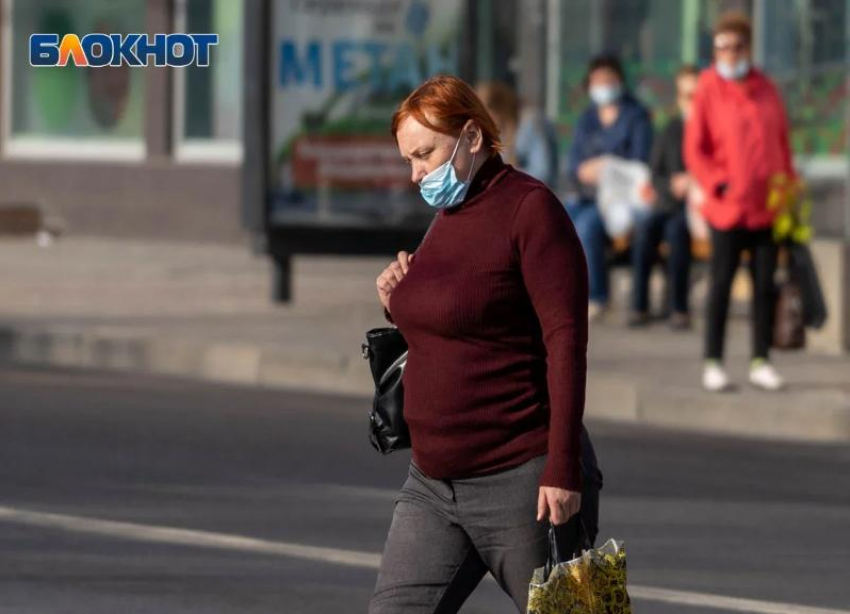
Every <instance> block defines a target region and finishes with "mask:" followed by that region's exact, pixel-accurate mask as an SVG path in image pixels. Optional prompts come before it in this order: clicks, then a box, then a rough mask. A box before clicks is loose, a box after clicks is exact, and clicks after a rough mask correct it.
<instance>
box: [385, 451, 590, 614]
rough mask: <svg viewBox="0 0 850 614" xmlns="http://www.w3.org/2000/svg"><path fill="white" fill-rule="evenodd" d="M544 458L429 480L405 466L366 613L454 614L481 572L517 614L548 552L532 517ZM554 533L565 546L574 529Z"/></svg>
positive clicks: (540, 525) (544, 529)
mask: <svg viewBox="0 0 850 614" xmlns="http://www.w3.org/2000/svg"><path fill="white" fill-rule="evenodd" d="M545 462H546V456H545V455H544V456H540V457H537V458H535V459H532V460H531V461H529V462H527V463H525V464H523V465H520V466H519V467H515V468H513V469H510V470H508V471H504V472H501V473H497V474H493V475H488V476H483V477H476V478H469V479H463V480H432V479H430V478H428V477H426V476H425V475H424V474H423V473H422V472H421V471H420V470H419V469H418V468H417V467H416V466H415V465H414V464H412V463H411V465H410V473H409V475H408V478H407V481H406V482H405V484H404V487H403V488H402V490H401V494H400V495H399V497H398V498H397V499H396V507H395V513H394V515H393V520H392V525H391V526H390V533H389V537H388V538H387V543H386V546H385V548H384V556H383V559H382V561H381V569H380V571H379V573H378V582H377V585H376V587H375V593H374V595H373V597H372V601H371V604H370V606H369V614H454V613H456V612H457V611H458V610H460V608H461V606H462V605H463V603H464V601H466V599H467V598H468V597H469V595H470V594H472V591H473V590H475V587H476V586H478V584H479V582H481V579H482V578H483V577H484V575H485V574H486V573H487V572H488V571H489V572H490V573H491V574H492V575H493V577H494V578H495V579H496V581H497V582H498V583H499V585H500V586H501V587H502V589H503V590H504V591H505V592H506V593H507V594H508V595H509V596H510V597H511V599H513V601H514V603H515V604H516V607H517V610H518V611H519V612H522V613H523V614H524V613H525V611H526V608H527V602H528V583H529V581H530V580H531V574H532V572H533V571H534V569H535V568H537V567H541V566H543V564H544V563H545V562H546V556H547V553H548V540H547V536H548V528H549V525H548V521H544V522H537V520H536V518H537V496H538V491H539V479H540V475H541V473H542V472H543V466H544V464H545ZM569 524H573V523H569ZM566 526H567V525H564V527H566ZM559 530H560V529H559ZM558 538H559V539H558V541H559V544H560V545H561V548H562V550H563V549H565V548H564V545H566V546H567V548H566V549H570V550H569V551H572V549H574V544H575V541H577V539H578V534H577V533H576V535H575V536H572V535H563V536H561V535H559V536H558ZM571 548H572V549H571Z"/></svg>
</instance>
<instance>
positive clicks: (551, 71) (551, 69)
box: [545, 0, 561, 118]
mask: <svg viewBox="0 0 850 614" xmlns="http://www.w3.org/2000/svg"><path fill="white" fill-rule="evenodd" d="M546 22H547V23H546V26H547V27H546V29H547V31H546V44H547V49H548V51H547V53H546V76H547V78H546V84H545V88H546V92H545V96H546V115H548V116H549V117H550V118H557V117H558V115H559V114H560V105H559V102H560V100H561V0H548V2H547V3H546Z"/></svg>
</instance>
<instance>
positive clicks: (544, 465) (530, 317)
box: [369, 76, 595, 614]
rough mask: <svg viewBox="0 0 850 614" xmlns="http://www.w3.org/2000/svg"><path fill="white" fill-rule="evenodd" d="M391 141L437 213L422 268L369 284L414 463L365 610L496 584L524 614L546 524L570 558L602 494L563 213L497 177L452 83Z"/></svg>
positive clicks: (426, 98) (422, 96)
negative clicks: (396, 343) (389, 350)
mask: <svg viewBox="0 0 850 614" xmlns="http://www.w3.org/2000/svg"><path fill="white" fill-rule="evenodd" d="M392 133H393V135H394V136H395V139H396V142H397V144H398V149H399V152H400V154H401V157H402V158H403V159H404V160H405V161H406V162H407V164H408V165H409V166H410V173H411V181H412V182H413V183H414V184H417V185H418V186H419V190H420V193H421V195H422V197H423V199H424V200H425V201H426V202H427V203H428V205H430V206H431V207H433V208H434V209H436V210H437V213H436V217H435V221H434V222H433V224H432V226H431V228H430V231H429V232H428V233H427V235H426V237H425V238H424V240H423V241H422V243H421V245H420V246H419V248H418V249H417V250H416V253H415V254H413V255H409V254H407V253H405V252H401V253H400V254H399V255H398V259H397V260H396V261H395V262H393V264H391V265H390V266H389V267H387V268H386V270H384V271H383V273H381V275H380V276H379V277H378V279H377V290H378V298H379V300H380V302H381V305H382V306H383V308H384V309H385V313H386V315H387V317H388V319H390V321H391V322H393V323H395V324H396V325H397V326H398V328H399V330H400V331H401V333H402V334H403V335H404V337H405V339H406V340H407V342H408V346H409V350H408V358H407V366H406V368H405V371H404V376H403V377H404V415H405V419H406V421H407V424H408V427H409V429H410V436H411V448H412V460H411V463H410V468H409V474H408V478H407V481H406V482H405V484H404V486H403V487H402V491H401V494H400V495H399V496H398V497H397V499H396V507H395V512H394V515H393V520H392V524H391V526H390V531H389V535H388V537H387V541H386V545H385V548H384V554H383V557H382V560H381V568H380V570H379V573H378V579H377V583H376V586H375V591H374V594H373V597H372V599H371V602H370V606H369V612H370V614H402V613H403V614H426V613H427V614H433V613H434V612H440V613H442V614H452V613H455V612H457V611H458V610H460V608H461V606H462V605H463V603H464V601H465V600H466V599H467V597H469V595H470V594H471V593H472V592H473V590H474V589H475V587H476V586H477V585H478V584H479V582H480V581H481V580H482V579H483V577H484V576H485V575H486V574H487V573H488V572H489V573H491V574H492V575H493V576H494V577H495V578H496V580H497V581H498V583H499V586H501V587H502V589H503V590H504V591H505V592H506V593H508V595H509V596H510V597H511V599H512V600H513V602H514V604H515V605H516V608H517V611H518V612H523V613H524V612H525V611H526V606H527V599H528V583H529V581H530V579H531V576H532V572H533V570H534V569H535V568H537V567H540V566H542V565H543V564H544V563H545V561H546V556H547V535H548V530H549V523H552V525H554V526H555V527H556V532H558V533H559V541H561V542H562V543H563V544H564V545H563V546H562V547H563V549H564V550H569V551H570V552H572V551H573V550H571V548H574V547H575V546H576V544H577V542H578V540H579V539H580V536H579V533H578V526H579V523H578V522H577V521H576V520H577V518H574V517H575V515H576V514H577V513H579V512H580V510H583V509H584V507H585V500H586V499H585V497H584V496H583V495H584V494H585V492H586V491H587V489H588V488H589V487H592V486H594V484H593V483H592V482H593V480H592V479H589V478H583V475H584V473H583V472H582V464H583V459H584V458H586V457H585V456H584V455H585V453H586V452H587V451H588V450H590V451H591V452H592V449H591V448H590V446H589V441H588V439H587V438H586V433H585V431H584V430H583V428H582V416H583V412H584V400H585V379H586V369H587V340H588V332H587V296H588V294H587V293H588V289H587V288H588V281H587V265H586V263H585V259H584V254H583V252H582V248H581V243H580V242H579V239H578V237H577V235H576V233H575V229H574V227H573V225H572V223H571V222H570V219H569V217H568V216H567V214H566V212H565V211H564V208H563V206H562V205H561V203H560V202H559V201H558V198H557V197H556V196H555V195H554V194H553V193H552V192H551V191H550V190H549V189H548V188H547V187H546V186H545V185H544V184H543V183H542V182H540V181H539V180H537V179H534V178H533V177H531V176H529V175H527V174H525V173H522V172H520V171H518V170H516V169H514V168H513V167H512V166H510V165H508V164H506V163H505V162H503V160H502V158H501V156H500V151H501V149H502V144H501V141H500V136H499V131H498V129H497V127H496V124H495V122H494V121H493V118H492V117H491V116H490V114H489V113H488V112H487V110H486V108H485V107H484V105H483V103H482V102H481V100H480V99H479V98H478V96H476V94H475V92H474V91H473V90H472V88H471V87H470V86H469V85H467V84H466V83H464V82H463V81H461V80H460V79H457V78H455V77H449V76H441V77H434V78H432V79H430V80H429V81H427V82H426V83H424V84H423V85H421V86H420V87H419V88H417V89H416V90H415V91H414V92H413V93H412V94H410V96H409V97H408V98H407V99H406V100H405V101H404V102H403V103H402V104H401V105H400V106H399V108H398V110H397V111H396V113H395V115H394V116H393V120H392ZM580 453H581V455H582V456H581V458H580ZM570 519H573V521H572V522H568V521H569V520H570ZM587 533H588V537H589V539H590V540H592V539H593V538H594V537H595V531H594V532H593V534H591V529H590V528H589V527H588V528H587Z"/></svg>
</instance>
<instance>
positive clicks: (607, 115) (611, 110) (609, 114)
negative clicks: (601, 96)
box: [597, 104, 620, 128]
mask: <svg viewBox="0 0 850 614" xmlns="http://www.w3.org/2000/svg"><path fill="white" fill-rule="evenodd" d="M597 113H598V114H599V121H600V123H601V124H602V125H603V126H605V127H606V128H607V127H608V126H610V125H611V124H613V123H614V122H616V121H617V118H618V117H619V116H620V105H618V104H606V105H602V106H601V107H599V109H598V111H597Z"/></svg>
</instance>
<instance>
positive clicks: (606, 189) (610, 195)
mask: <svg viewBox="0 0 850 614" xmlns="http://www.w3.org/2000/svg"><path fill="white" fill-rule="evenodd" d="M649 184H650V173H649V166H647V165H646V164H644V163H643V162H636V161H633V160H624V159H623V158H618V157H616V156H605V158H603V161H602V168H601V169H600V172H599V190H598V192H597V206H598V207H599V213H600V214H601V215H602V219H603V221H604V222H605V230H606V231H607V233H608V236H610V237H621V236H624V235H627V234H628V233H629V232H631V230H632V227H633V226H634V223H635V212H636V211H645V210H648V209H649V208H650V207H651V203H650V202H649V201H648V200H647V198H646V196H647V186H648V185H649Z"/></svg>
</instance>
